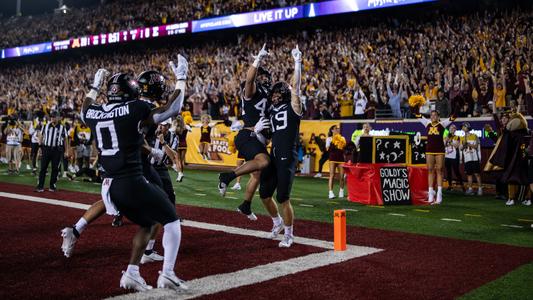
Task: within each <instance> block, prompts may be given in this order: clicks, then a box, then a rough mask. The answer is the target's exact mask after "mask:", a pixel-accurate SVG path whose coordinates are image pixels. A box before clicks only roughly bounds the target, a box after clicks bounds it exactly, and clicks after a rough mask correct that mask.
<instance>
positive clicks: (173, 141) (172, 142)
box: [151, 132, 179, 167]
mask: <svg viewBox="0 0 533 300" xmlns="http://www.w3.org/2000/svg"><path fill="white" fill-rule="evenodd" d="M165 142H166V143H167V145H168V146H169V147H170V148H171V149H172V150H177V149H178V144H179V137H178V136H177V135H176V134H174V133H173V132H169V133H168V134H167V135H166V136H165ZM153 148H156V149H160V150H163V146H162V145H161V143H160V142H159V138H156V139H155V144H154V146H153ZM163 153H164V154H163V159H162V160H161V163H160V164H158V163H156V162H155V159H153V158H152V159H151V163H152V164H153V165H154V166H156V167H162V166H166V165H172V160H171V159H170V158H169V157H168V155H167V154H166V153H165V150H163Z"/></svg>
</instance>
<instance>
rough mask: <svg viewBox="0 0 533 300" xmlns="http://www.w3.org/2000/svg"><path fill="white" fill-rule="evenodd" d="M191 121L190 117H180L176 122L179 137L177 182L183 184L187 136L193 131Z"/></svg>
mask: <svg viewBox="0 0 533 300" xmlns="http://www.w3.org/2000/svg"><path fill="white" fill-rule="evenodd" d="M186 119H187V120H186ZM186 121H187V122H186ZM191 121H192V118H191V117H190V116H189V117H178V118H176V120H175V121H174V128H175V129H174V134H175V135H176V136H177V137H178V150H177V152H176V159H175V161H176V165H175V166H176V167H175V170H176V172H178V176H177V177H176V182H181V181H182V180H183V177H184V176H185V175H184V174H183V171H184V170H185V155H186V154H187V134H188V133H189V132H190V131H191V127H190V126H189V125H188V124H189V123H190V122H191Z"/></svg>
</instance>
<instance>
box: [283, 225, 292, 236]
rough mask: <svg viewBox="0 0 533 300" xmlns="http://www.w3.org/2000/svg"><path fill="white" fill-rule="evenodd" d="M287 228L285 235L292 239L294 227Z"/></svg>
mask: <svg viewBox="0 0 533 300" xmlns="http://www.w3.org/2000/svg"><path fill="white" fill-rule="evenodd" d="M283 227H284V228H285V235H288V236H290V237H292V236H293V235H292V225H291V226H283Z"/></svg>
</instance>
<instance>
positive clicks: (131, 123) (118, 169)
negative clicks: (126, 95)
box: [82, 100, 151, 178]
mask: <svg viewBox="0 0 533 300" xmlns="http://www.w3.org/2000/svg"><path fill="white" fill-rule="evenodd" d="M150 111H151V109H150V106H149V105H148V103H146V102H144V101H139V100H133V101H128V102H120V103H111V104H104V105H91V106H89V108H88V109H87V111H86V112H85V113H83V116H82V119H83V122H85V124H86V125H87V126H89V128H91V132H94V135H95V138H96V142H97V147H98V153H99V156H100V160H99V162H100V163H101V164H102V166H103V168H104V169H105V170H106V175H107V176H108V177H111V178H120V177H127V176H135V175H140V174H142V167H141V145H142V144H143V143H144V136H143V134H142V132H141V130H140V128H139V125H140V122H141V121H143V120H145V119H146V118H148V116H149V115H150Z"/></svg>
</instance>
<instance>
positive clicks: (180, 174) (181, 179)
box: [176, 172, 185, 182]
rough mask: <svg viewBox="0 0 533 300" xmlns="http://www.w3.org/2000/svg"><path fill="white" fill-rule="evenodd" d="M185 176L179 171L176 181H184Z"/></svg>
mask: <svg viewBox="0 0 533 300" xmlns="http://www.w3.org/2000/svg"><path fill="white" fill-rule="evenodd" d="M183 177H185V175H183V172H178V177H176V182H182V181H183Z"/></svg>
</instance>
